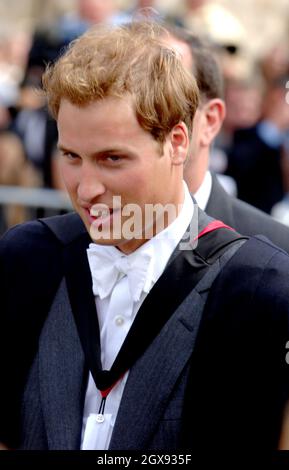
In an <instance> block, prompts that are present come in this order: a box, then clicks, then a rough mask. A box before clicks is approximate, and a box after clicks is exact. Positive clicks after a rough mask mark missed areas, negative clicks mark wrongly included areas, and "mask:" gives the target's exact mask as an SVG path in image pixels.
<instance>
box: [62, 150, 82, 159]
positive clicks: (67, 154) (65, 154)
mask: <svg viewBox="0 0 289 470" xmlns="http://www.w3.org/2000/svg"><path fill="white" fill-rule="evenodd" d="M61 155H62V156H63V157H65V158H67V159H68V160H76V159H78V158H80V157H79V155H77V154H76V153H73V152H67V151H64V150H61Z"/></svg>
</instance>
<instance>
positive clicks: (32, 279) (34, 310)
mask: <svg viewBox="0 0 289 470" xmlns="http://www.w3.org/2000/svg"><path fill="white" fill-rule="evenodd" d="M60 279H61V248H60V244H59V242H57V240H56V239H55V237H54V236H53V234H52V233H50V232H49V230H47V228H45V227H44V226H43V224H41V223H40V222H38V221H33V222H28V223H26V224H23V225H19V226H16V227H14V228H13V229H11V230H9V231H8V232H7V233H6V234H5V235H4V236H3V237H2V238H1V240H0V295H1V305H0V322H1V323H0V324H1V328H0V354H1V356H0V357H1V387H0V442H4V443H5V444H7V445H8V447H11V448H15V447H17V444H18V441H19V419H20V404H21V396H22V391H23V387H24V384H25V380H26V376H27V373H28V370H29V367H30V365H31V362H32V360H33V357H34V354H35V353H36V351H37V347H38V337H39V333H40V331H41V328H42V325H43V322H44V320H45V317H46V314H47V312H48V309H49V305H50V304H51V302H52V300H53V295H54V292H55V291H56V289H57V286H58V284H59V282H60Z"/></svg>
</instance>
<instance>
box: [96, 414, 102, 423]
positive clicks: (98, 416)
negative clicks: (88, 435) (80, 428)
mask: <svg viewBox="0 0 289 470" xmlns="http://www.w3.org/2000/svg"><path fill="white" fill-rule="evenodd" d="M95 419H96V422H97V423H103V422H104V416H103V415H97V416H96V418H95Z"/></svg>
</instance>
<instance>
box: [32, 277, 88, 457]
mask: <svg viewBox="0 0 289 470" xmlns="http://www.w3.org/2000/svg"><path fill="white" fill-rule="evenodd" d="M86 377H87V371H86V370H85V365H84V355H83V351H82V348H81V344H80V341H79V337H78V334H77V329H76V326H75V323H74V320H73V316H72V312H71V307H70V302H69V298H68V294H67V288H66V283H65V281H64V280H63V281H62V283H61V285H60V287H59V290H58V292H57V294H56V296H55V300H54V302H53V305H52V307H51V310H50V313H49V315H48V318H47V320H46V322H45V325H44V328H43V330H42V333H41V336H40V343H39V380H40V393H41V397H42V406H43V417H44V421H45V427H46V434H47V441H48V448H49V449H50V450H53V449H59V450H61V449H65V450H73V449H79V446H80V433H81V426H82V410H83V397H84V393H83V392H84V388H85V384H86Z"/></svg>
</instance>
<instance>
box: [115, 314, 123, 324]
mask: <svg viewBox="0 0 289 470" xmlns="http://www.w3.org/2000/svg"><path fill="white" fill-rule="evenodd" d="M114 321H115V324H116V325H117V326H122V325H123V324H124V318H123V317H122V316H121V315H118V316H117V317H115V319H114Z"/></svg>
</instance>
